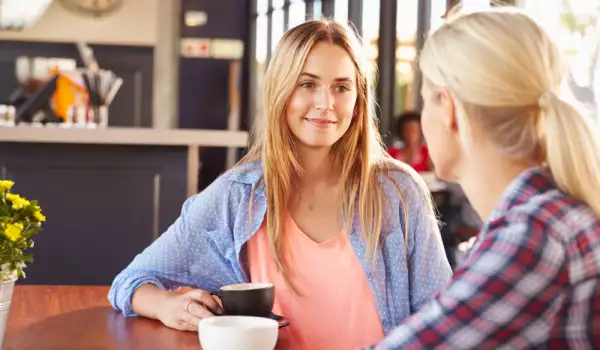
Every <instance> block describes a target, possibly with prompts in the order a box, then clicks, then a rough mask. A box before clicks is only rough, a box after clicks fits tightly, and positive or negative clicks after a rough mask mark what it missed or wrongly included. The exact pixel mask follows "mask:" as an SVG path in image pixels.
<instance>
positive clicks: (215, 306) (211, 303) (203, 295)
mask: <svg viewBox="0 0 600 350" xmlns="http://www.w3.org/2000/svg"><path fill="white" fill-rule="evenodd" d="M187 295H188V296H189V297H190V298H192V299H193V300H194V301H196V302H199V303H201V304H203V305H205V306H206V307H207V308H208V309H209V310H210V311H212V312H214V313H217V314H222V313H223V309H222V308H221V305H219V303H218V302H217V301H216V300H215V298H213V296H212V295H210V293H209V292H207V291H205V290H200V289H194V290H192V291H190V292H188V293H187Z"/></svg>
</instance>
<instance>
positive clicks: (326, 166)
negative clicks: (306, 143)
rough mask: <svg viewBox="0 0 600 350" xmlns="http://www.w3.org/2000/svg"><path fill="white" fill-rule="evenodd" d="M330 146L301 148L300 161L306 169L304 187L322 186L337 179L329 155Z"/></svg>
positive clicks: (303, 178)
mask: <svg viewBox="0 0 600 350" xmlns="http://www.w3.org/2000/svg"><path fill="white" fill-rule="evenodd" d="M329 152H330V148H325V147H324V148H304V149H302V150H300V152H299V153H300V162H301V163H302V168H303V169H304V176H303V177H302V179H301V180H300V181H301V184H300V185H301V186H302V187H310V188H315V187H322V186H323V185H327V184H329V183H331V182H332V180H333V179H335V176H333V174H334V169H333V166H332V164H331V160H330V157H329V154H330V153H329Z"/></svg>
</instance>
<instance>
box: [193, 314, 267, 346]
mask: <svg viewBox="0 0 600 350" xmlns="http://www.w3.org/2000/svg"><path fill="white" fill-rule="evenodd" d="M278 334H279V323H278V322H277V321H275V320H272V319H269V318H265V317H254V316H215V317H211V318H207V319H203V320H201V321H200V323H199V325H198V337H199V338H200V345H202V349H203V350H273V349H274V348H275V344H277V336H278Z"/></svg>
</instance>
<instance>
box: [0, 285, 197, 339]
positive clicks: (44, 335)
mask: <svg viewBox="0 0 600 350" xmlns="http://www.w3.org/2000/svg"><path fill="white" fill-rule="evenodd" d="M107 292H108V287H104V286H102V287H90V286H26V285H17V286H15V290H14V294H13V298H12V303H11V307H10V314H9V319H8V328H7V333H6V335H5V339H4V347H3V348H2V349H4V350H17V349H18V350H20V349H26V350H29V349H31V350H33V349H35V350H44V349H53V350H55V349H60V350H71V349H72V350H75V349H77V350H87V349H90V350H92V349H94V350H100V349H148V350H151V349H157V350H159V349H184V350H185V349H201V347H200V341H199V340H198V333H196V332H180V331H176V330H172V329H169V328H167V327H165V326H163V325H162V323H160V322H158V321H153V320H149V319H144V318H137V317H124V316H123V315H122V314H121V313H119V312H117V311H115V310H113V309H112V308H111V307H110V304H109V303H108V300H107Z"/></svg>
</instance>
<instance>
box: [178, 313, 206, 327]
mask: <svg viewBox="0 0 600 350" xmlns="http://www.w3.org/2000/svg"><path fill="white" fill-rule="evenodd" d="M200 320H201V319H200V318H198V317H196V316H194V315H192V314H191V313H189V312H186V313H185V316H183V319H182V321H183V322H182V328H183V329H182V330H184V331H197V330H198V323H199V322H200Z"/></svg>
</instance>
